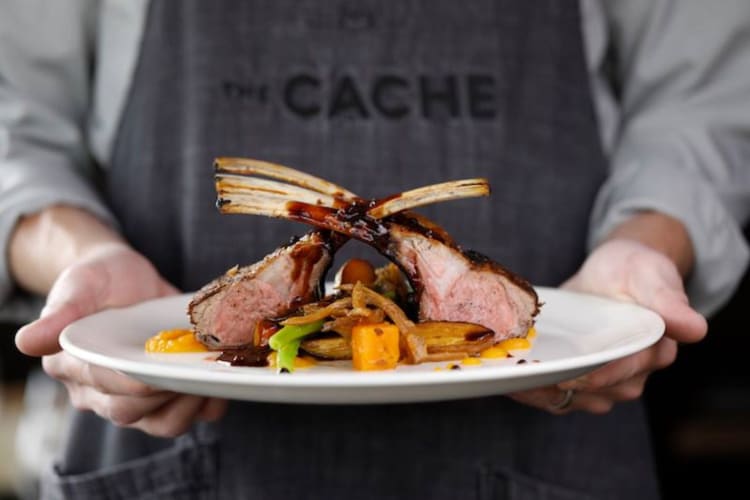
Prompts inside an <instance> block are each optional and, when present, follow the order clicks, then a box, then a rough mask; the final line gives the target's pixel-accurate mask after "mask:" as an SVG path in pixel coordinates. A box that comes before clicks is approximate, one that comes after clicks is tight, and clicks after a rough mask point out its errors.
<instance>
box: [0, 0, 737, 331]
mask: <svg viewBox="0 0 750 500" xmlns="http://www.w3.org/2000/svg"><path fill="white" fill-rule="evenodd" d="M580 2H581V9H582V19H583V26H582V29H583V34H584V40H585V49H586V58H587V61H588V68H589V73H590V81H591V86H592V90H593V97H594V102H595V106H596V110H597V115H598V120H599V127H600V134H601V138H602V143H603V144H604V147H605V151H606V152H607V154H608V159H609V168H610V176H609V179H608V180H607V182H606V183H605V185H604V186H603V187H602V189H601V191H600V193H599V196H598V198H597V202H596V205H595V207H594V210H593V213H592V215H591V221H590V236H589V247H593V246H595V245H596V244H597V243H598V242H599V241H601V240H602V239H603V238H604V237H605V236H606V235H607V234H608V233H609V232H610V231H611V230H612V229H613V228H614V227H615V226H616V225H617V224H619V223H620V222H622V221H623V220H625V219H626V218H627V217H628V216H629V215H631V214H632V213H633V212H635V211H638V210H657V211H660V212H663V213H666V214H669V215H671V216H673V217H676V218H677V219H679V220H681V221H682V222H683V223H684V224H685V226H686V227H687V229H688V232H689V234H690V236H691V239H692V242H693V246H694V249H695V256H696V263H695V268H694V271H693V273H692V276H691V278H690V280H689V281H688V284H687V285H688V293H689V295H690V298H691V301H692V303H693V305H694V306H695V307H696V308H698V309H699V310H700V311H702V312H704V313H711V312H713V311H715V310H716V309H717V308H718V307H720V306H721V305H722V304H724V303H725V302H726V301H727V300H728V298H729V297H730V296H731V294H732V292H733V291H734V289H735V287H736V286H737V284H738V282H739V280H740V278H741V277H742V274H743V272H744V270H745V267H746V266H747V263H748V255H749V254H748V248H747V244H746V242H745V240H744V238H743V235H742V232H741V226H742V225H743V224H744V223H745V222H746V221H747V218H748V215H750V2H748V1H747V0H720V1H717V2H705V1H702V0H680V1H678V0H580ZM147 10H148V0H67V1H65V2H59V1H44V0H4V1H3V5H2V15H1V16H0V248H3V249H6V248H7V243H8V240H9V237H10V234H11V231H12V229H13V227H14V225H15V223H16V222H17V220H18V218H19V217H20V216H22V215H23V214H27V213H33V212H35V211H38V210H40V209H42V208H44V207H46V206H49V205H51V204H55V203H67V204H72V205H75V206H80V207H83V208H86V209H88V210H90V211H92V212H93V213H95V214H97V215H98V216H100V217H102V218H103V219H104V220H106V221H108V222H110V223H111V224H113V225H116V221H114V220H113V218H112V216H111V214H110V213H109V211H108V210H107V208H106V206H105V205H104V203H103V202H102V201H101V199H100V197H99V195H98V194H97V193H96V191H95V190H94V188H93V187H92V184H91V183H90V179H89V177H90V176H91V175H92V174H93V173H94V167H93V165H94V164H99V165H101V166H102V167H103V168H105V169H106V166H107V164H108V159H109V157H110V150H111V148H112V144H113V141H114V137H115V132H116V130H117V126H118V124H119V121H120V116H121V113H122V109H123V107H124V104H125V101H126V98H127V93H128V90H129V88H130V84H131V80H132V76H133V72H134V69H135V65H136V62H137V57H138V49H139V45H140V39H141V36H142V34H143V29H144V25H145V18H146V15H147ZM92 158H93V159H94V160H95V162H93V161H91V159H92ZM4 255H6V256H7V251H5V252H4ZM17 291H18V290H17V289H16V288H15V286H14V284H13V282H12V280H11V278H10V276H9V272H8V263H7V258H4V259H0V319H5V320H13V321H27V320H29V319H30V318H31V317H32V316H33V315H34V314H35V313H36V309H35V307H36V306H38V304H36V305H30V303H29V301H28V300H27V299H28V297H24V296H23V295H22V294H18V293H17Z"/></svg>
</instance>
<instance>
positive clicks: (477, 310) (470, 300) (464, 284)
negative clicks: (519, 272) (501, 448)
mask: <svg viewBox="0 0 750 500" xmlns="http://www.w3.org/2000/svg"><path fill="white" fill-rule="evenodd" d="M469 182H470V181H469ZM425 190H426V191H428V192H435V190H434V187H432V188H425ZM415 191H419V190H415ZM421 194H422V195H424V191H423V192H422V193H421ZM340 201H342V200H341V199H339V202H340ZM406 204H407V202H406V201H404V202H401V201H395V202H391V201H390V200H388V199H386V201H384V202H382V203H363V202H362V201H361V200H357V199H355V200H354V201H352V202H351V203H349V205H348V206H344V207H342V206H341V203H339V204H338V205H336V206H333V207H331V206H322V205H321V204H311V203H308V202H306V201H304V200H294V201H289V199H287V201H285V202H284V203H280V204H279V205H277V206H275V207H273V209H272V210H264V209H263V207H258V206H250V205H246V204H245V200H244V199H243V198H242V197H241V196H237V195H236V194H235V193H234V192H233V191H232V190H229V191H228V192H226V193H225V196H224V197H223V198H222V203H220V204H219V208H220V210H221V211H222V212H224V213H254V214H261V215H268V216H272V217H283V218H286V219H289V220H295V221H300V222H305V223H307V224H310V225H313V226H315V227H318V228H321V229H326V230H331V231H335V232H338V233H341V234H344V235H346V236H347V237H352V238H355V239H358V240H360V241H363V242H365V243H367V244H369V245H371V246H372V247H374V248H375V249H376V250H378V251H379V252H380V253H381V254H383V255H384V256H386V257H387V258H389V259H390V260H391V261H392V262H394V263H395V264H397V265H398V266H399V267H400V268H401V270H402V271H403V272H404V273H405V274H406V276H407V277H408V279H409V281H410V282H411V284H412V286H413V288H414V290H415V293H416V297H417V303H418V306H419V315H420V319H422V320H439V321H461V322H470V323H476V324H480V325H482V326H484V327H486V328H489V329H491V330H493V331H494V333H495V339H496V341H500V340H504V339H507V338H513V337H524V336H526V333H527V332H528V330H529V328H530V327H531V326H532V325H533V323H534V317H535V316H536V315H537V314H538V312H539V307H540V304H539V299H538V296H537V294H536V292H535V291H534V288H533V287H532V286H531V285H530V284H529V283H528V282H527V281H526V280H524V279H523V278H521V277H519V276H516V275H515V274H513V273H512V272H511V271H509V270H507V269H505V268H504V267H502V266H501V265H500V264H498V263H496V262H493V261H492V260H491V259H489V258H487V257H485V256H483V255H480V254H478V253H476V252H472V251H466V250H464V249H462V248H461V247H460V246H459V245H458V244H456V243H455V242H454V241H453V240H452V238H451V237H450V236H449V235H448V234H447V233H446V232H445V231H444V230H443V229H442V228H441V227H439V226H438V225H437V224H435V223H433V222H431V221H429V220H427V219H426V218H424V217H420V216H418V215H416V214H414V213H412V212H398V213H396V211H395V210H393V207H394V206H397V207H399V208H402V209H405V208H406Z"/></svg>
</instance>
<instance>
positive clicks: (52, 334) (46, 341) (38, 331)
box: [15, 271, 102, 356]
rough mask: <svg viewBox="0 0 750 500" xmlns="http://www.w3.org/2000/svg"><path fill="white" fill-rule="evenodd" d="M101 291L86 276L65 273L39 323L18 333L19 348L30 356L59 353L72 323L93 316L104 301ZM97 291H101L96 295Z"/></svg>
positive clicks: (51, 294) (43, 310) (29, 325)
mask: <svg viewBox="0 0 750 500" xmlns="http://www.w3.org/2000/svg"><path fill="white" fill-rule="evenodd" d="M99 288H100V287H97V286H96V285H95V282H94V281H92V280H90V279H87V276H86V273H80V272H78V273H76V272H69V271H66V272H63V274H62V275H61V277H60V278H59V279H58V281H57V282H56V283H55V284H54V285H53V287H52V290H50V293H49V296H48V297H47V304H46V305H45V306H44V309H42V312H41V314H40V316H39V319H37V320H36V321H32V322H31V323H29V324H28V325H26V326H24V327H22V328H21V329H19V330H18V332H17V333H16V339H15V340H16V347H18V350H19V351H21V352H22V353H24V354H27V355H29V356H45V355H48V354H54V353H56V352H59V351H60V343H59V341H58V337H59V336H60V333H61V332H62V330H63V329H64V328H65V327H66V326H68V325H69V324H70V323H72V322H74V321H76V320H78V319H80V318H82V317H84V316H87V315H89V314H92V313H94V312H95V311H96V310H97V309H98V308H99V300H100V298H101V297H102V293H101V290H98V289H99ZM97 290H98V291H97Z"/></svg>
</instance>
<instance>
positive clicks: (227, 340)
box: [188, 158, 488, 349]
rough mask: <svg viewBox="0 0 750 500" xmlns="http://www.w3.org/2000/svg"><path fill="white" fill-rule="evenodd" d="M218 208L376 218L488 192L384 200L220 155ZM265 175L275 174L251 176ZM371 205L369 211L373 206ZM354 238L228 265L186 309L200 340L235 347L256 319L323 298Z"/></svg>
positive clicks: (481, 187)
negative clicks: (301, 208)
mask: <svg viewBox="0 0 750 500" xmlns="http://www.w3.org/2000/svg"><path fill="white" fill-rule="evenodd" d="M215 168H216V170H217V172H218V174H217V176H216V188H217V193H218V195H219V199H218V201H217V206H218V207H219V209H220V210H221V211H222V212H224V213H236V212H235V208H237V207H242V210H241V211H240V213H263V214H266V215H273V216H276V217H280V216H283V214H284V213H285V212H286V208H285V207H286V206H287V204H288V200H290V199H294V200H300V201H299V203H304V204H305V205H306V206H308V207H312V208H313V209H316V210H329V211H334V212H335V211H337V210H342V209H344V208H347V207H348V208H351V207H353V206H356V207H360V209H362V210H363V211H364V213H369V211H368V210H371V211H372V215H369V216H368V217H372V218H373V220H374V218H375V217H386V216H389V215H392V214H393V213H396V212H397V211H401V210H405V209H408V208H412V207H415V206H420V205H424V204H427V203H435V202H438V201H445V200H449V199H455V198H464V197H468V196H482V195H486V194H488V188H487V185H486V182H485V181H482V180H472V181H454V182H450V183H443V184H440V185H436V186H433V187H427V188H420V189H417V190H413V191H407V192H405V193H401V194H400V195H397V196H391V197H389V198H387V199H385V200H384V201H383V202H380V203H377V202H368V201H366V200H363V199H362V198H359V197H358V196H356V195H355V194H353V193H351V192H350V191H347V190H346V189H344V188H342V187H340V186H337V185H335V184H333V183H330V182H328V181H325V180H323V179H320V178H317V177H314V176H311V175H309V174H305V173H303V172H299V171H297V170H294V169H291V168H288V167H283V166H281V165H274V164H270V163H266V162H259V161H255V160H247V159H238V158H221V159H218V160H217V162H216V166H215ZM248 175H260V176H265V177H270V178H275V179H280V180H282V181H285V182H278V181H275V180H270V179H263V178H256V177H247V176H248ZM367 207H369V208H367ZM347 240H348V237H347V236H345V235H343V234H341V233H336V232H332V231H328V230H315V231H312V232H310V233H308V234H306V235H305V236H303V237H302V238H299V239H298V240H295V241H293V242H291V243H290V244H288V245H286V246H283V247H281V248H279V249H277V250H276V251H274V252H273V253H271V254H269V255H268V256H266V257H265V258H264V259H262V260H261V261H259V262H257V263H255V264H252V265H249V266H245V267H241V268H238V267H235V268H232V269H230V270H229V271H228V272H227V273H226V274H225V275H223V276H221V277H219V278H217V279H216V280H214V281H212V282H210V283H208V284H207V285H205V286H204V287H203V288H201V289H200V290H199V291H198V292H197V293H196V294H195V296H194V297H193V300H192V301H191V302H190V304H189V306H188V314H189V316H190V320H191V322H192V323H193V325H194V331H195V335H196V338H197V339H198V340H199V341H201V342H202V343H203V344H205V345H206V346H207V347H209V348H210V349H230V348H237V347H242V346H245V345H248V344H250V343H252V341H253V335H254V332H255V330H256V326H257V324H258V323H259V322H260V321H261V320H263V319H266V318H274V317H279V316H282V315H283V314H285V313H287V312H289V311H291V310H294V309H296V308H298V307H299V306H301V305H303V304H306V303H309V302H312V301H315V300H317V299H318V298H320V295H321V292H322V286H321V283H322V281H323V279H324V277H325V274H326V272H327V271H328V269H329V268H330V265H331V262H332V260H333V255H334V254H335V252H336V250H337V249H338V248H340V247H341V245H343V244H344V243H345V242H346V241H347Z"/></svg>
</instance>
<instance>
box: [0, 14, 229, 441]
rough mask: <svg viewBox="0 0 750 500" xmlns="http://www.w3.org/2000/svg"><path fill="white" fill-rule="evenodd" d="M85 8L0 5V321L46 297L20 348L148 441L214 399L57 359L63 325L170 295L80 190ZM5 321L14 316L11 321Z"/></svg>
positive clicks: (77, 400)
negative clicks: (29, 296)
mask: <svg viewBox="0 0 750 500" xmlns="http://www.w3.org/2000/svg"><path fill="white" fill-rule="evenodd" d="M97 12H98V4H97V2H95V1H94V0H72V1H70V2H65V4H59V3H57V2H38V1H36V0H9V1H8V2H6V4H4V5H3V11H2V15H1V16H0V247H1V248H2V250H3V258H2V259H0V314H2V315H4V316H5V317H13V318H14V320H16V319H22V320H23V321H28V320H29V318H30V316H26V317H23V318H20V316H19V315H18V309H16V308H15V307H14V305H17V304H18V300H17V299H19V298H20V297H23V294H20V293H16V292H18V291H20V290H21V289H26V290H27V291H29V292H34V293H36V294H41V295H47V301H46V305H45V307H44V309H43V310H42V312H41V316H40V317H39V319H37V320H35V321H32V322H31V323H29V324H27V325H26V326H24V327H23V328H21V329H20V330H19V332H18V334H17V336H16V343H17V345H18V347H19V349H20V350H21V351H23V352H24V353H26V354H29V355H33V356H43V360H42V364H43V366H44V369H45V371H46V372H47V373H48V374H50V375H51V376H52V377H54V378H56V379H58V380H60V381H61V382H63V383H64V384H65V386H66V388H67V389H68V393H69V395H70V399H71V402H72V403H73V405H74V406H76V407H77V408H79V409H82V410H92V411H94V412H96V413H97V414H99V415H100V416H102V417H103V418H107V419H109V420H111V421H113V422H114V423H115V424H118V425H123V426H129V427H135V428H139V429H142V430H144V431H146V432H149V433H152V434H156V435H159V436H173V435H176V434H179V433H182V432H184V431H185V430H187V429H188V428H189V427H190V425H191V424H192V423H193V421H194V420H195V419H196V418H198V419H201V418H202V419H213V418H218V416H220V414H221V413H222V412H223V409H224V407H225V404H226V403H225V402H224V401H221V400H215V399H206V398H201V397H197V396H188V395H182V394H175V393H171V392H165V391H159V390H156V389H154V388H151V387H148V386H146V385H144V384H141V383H139V382H136V381H134V380H132V379H129V378H127V377H125V376H123V375H121V374H119V373H116V372H113V371H110V370H105V369H102V368H99V367H96V366H94V365H89V364H86V363H83V362H81V361H79V360H77V359H75V358H73V357H72V356H70V355H68V354H67V353H65V352H60V347H59V344H58V337H59V335H60V332H61V331H62V329H63V328H64V327H65V326H67V325H68V324H70V323H71V322H73V321H75V320H77V319H79V318H81V317H83V316H86V315H89V314H92V313H94V312H96V311H98V310H101V309H103V308H107V307H115V306H123V305H127V304H132V303H134V302H138V301H142V300H147V299H150V298H154V297H158V296H161V295H165V294H171V293H175V290H174V288H173V287H172V286H171V285H169V284H168V283H166V282H165V281H164V280H163V279H162V278H161V276H159V274H158V272H156V270H155V269H154V267H153V266H152V265H151V264H150V263H149V262H148V261H147V260H146V259H145V258H144V257H143V256H141V255H139V254H138V253H137V252H135V251H134V250H133V249H131V248H130V247H129V246H128V245H127V244H126V243H125V242H124V241H123V240H122V238H121V237H120V236H119V235H118V234H117V232H116V231H115V229H113V228H115V227H116V222H115V221H114V218H113V217H112V215H111V214H110V212H109V211H108V210H107V208H106V206H105V205H104V203H103V202H102V201H101V200H100V198H99V196H98V193H97V191H96V189H95V188H94V186H93V183H92V182H91V177H92V176H93V174H94V168H93V165H92V163H91V162H90V161H89V154H90V152H89V149H88V145H87V140H86V138H85V133H84V130H85V129H86V127H87V125H88V123H87V121H88V119H89V112H90V102H89V101H90V98H89V95H90V86H89V84H90V75H91V71H90V70H91V68H90V63H91V53H90V51H91V48H92V44H91V40H92V39H93V38H94V32H93V30H94V24H95V19H96V15H97ZM14 315H15V316H14Z"/></svg>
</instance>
